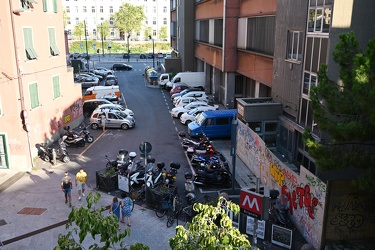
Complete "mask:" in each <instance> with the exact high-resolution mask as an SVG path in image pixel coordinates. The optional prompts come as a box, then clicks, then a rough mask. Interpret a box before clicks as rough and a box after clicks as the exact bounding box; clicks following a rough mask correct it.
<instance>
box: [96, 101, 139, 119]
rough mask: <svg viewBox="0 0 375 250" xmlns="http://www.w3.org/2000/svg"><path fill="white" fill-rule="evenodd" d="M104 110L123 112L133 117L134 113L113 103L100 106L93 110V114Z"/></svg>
mask: <svg viewBox="0 0 375 250" xmlns="http://www.w3.org/2000/svg"><path fill="white" fill-rule="evenodd" d="M105 110H107V111H109V110H119V111H123V112H125V114H127V115H130V116H134V112H133V111H132V110H131V109H127V108H124V107H123V106H121V105H120V104H114V103H111V104H101V105H99V106H98V107H97V108H96V109H95V111H94V112H100V111H105Z"/></svg>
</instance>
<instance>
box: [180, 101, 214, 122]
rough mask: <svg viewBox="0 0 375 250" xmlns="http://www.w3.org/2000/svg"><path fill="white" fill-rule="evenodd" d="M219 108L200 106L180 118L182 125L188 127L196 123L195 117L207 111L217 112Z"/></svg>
mask: <svg viewBox="0 0 375 250" xmlns="http://www.w3.org/2000/svg"><path fill="white" fill-rule="evenodd" d="M218 108H219V106H218V105H213V106H211V105H207V106H200V107H197V108H195V109H192V110H189V111H188V112H185V113H183V114H182V115H181V117H180V122H181V123H182V124H185V125H188V124H189V123H190V122H192V121H195V117H196V116H197V115H198V114H200V113H202V112H204V111H207V110H217V109H218Z"/></svg>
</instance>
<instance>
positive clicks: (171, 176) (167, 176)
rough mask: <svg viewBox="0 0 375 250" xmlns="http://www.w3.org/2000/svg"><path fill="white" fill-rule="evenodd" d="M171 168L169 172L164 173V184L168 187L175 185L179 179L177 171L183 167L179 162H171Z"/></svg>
mask: <svg viewBox="0 0 375 250" xmlns="http://www.w3.org/2000/svg"><path fill="white" fill-rule="evenodd" d="M169 167H170V168H169V171H168V172H164V173H163V176H164V183H165V184H166V185H173V184H174V183H175V181H176V179H177V173H178V172H177V170H178V169H180V167H181V165H180V163H177V162H171V164H169Z"/></svg>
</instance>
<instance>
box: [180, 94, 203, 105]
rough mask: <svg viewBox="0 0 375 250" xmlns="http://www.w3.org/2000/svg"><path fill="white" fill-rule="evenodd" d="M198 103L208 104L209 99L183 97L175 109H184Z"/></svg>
mask: <svg viewBox="0 0 375 250" xmlns="http://www.w3.org/2000/svg"><path fill="white" fill-rule="evenodd" d="M196 101H204V102H206V103H208V97H207V96H202V97H190V96H189V97H182V98H180V99H179V100H178V102H177V103H176V105H175V107H182V106H184V105H186V104H189V103H191V102H196Z"/></svg>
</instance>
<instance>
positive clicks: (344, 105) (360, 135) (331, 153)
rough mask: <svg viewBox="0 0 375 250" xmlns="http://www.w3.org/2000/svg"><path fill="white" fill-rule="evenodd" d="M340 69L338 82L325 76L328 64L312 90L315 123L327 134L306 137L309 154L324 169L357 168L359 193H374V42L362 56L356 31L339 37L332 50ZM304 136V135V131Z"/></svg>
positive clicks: (370, 42)
mask: <svg viewBox="0 0 375 250" xmlns="http://www.w3.org/2000/svg"><path fill="white" fill-rule="evenodd" d="M333 59H334V60H335V61H336V62H337V63H338V64H339V66H340V79H341V80H340V81H339V82H334V81H332V80H330V79H329V78H328V76H327V65H322V66H321V67H320V71H319V73H318V80H319V85H318V86H316V87H314V88H312V95H311V103H312V109H313V113H314V120H315V121H316V123H317V124H318V126H319V128H320V129H321V130H322V131H323V132H325V133H327V134H328V140H322V141H320V142H318V141H316V140H314V139H313V137H312V136H311V135H310V134H309V133H307V134H306V135H307V137H306V138H305V139H306V142H307V146H308V148H309V154H311V155H312V156H313V157H314V158H315V159H316V165H317V166H318V168H319V169H322V170H334V169H344V168H349V167H350V168H355V169H359V170H361V171H362V173H363V174H361V175H359V176H358V178H356V180H355V183H356V184H357V186H358V187H359V188H361V189H362V190H367V191H368V190H375V189H374V188H375V167H374V165H372V164H373V163H374V162H375V129H374V128H375V85H374V84H375V82H374V79H375V78H374V76H375V38H373V39H372V40H370V41H369V44H368V47H367V49H366V51H365V52H364V53H361V49H360V46H359V43H358V41H357V39H356V38H355V36H354V33H352V32H350V33H345V34H342V35H340V41H339V42H338V44H337V45H336V48H335V51H334V52H333ZM307 132H308V131H307Z"/></svg>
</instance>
